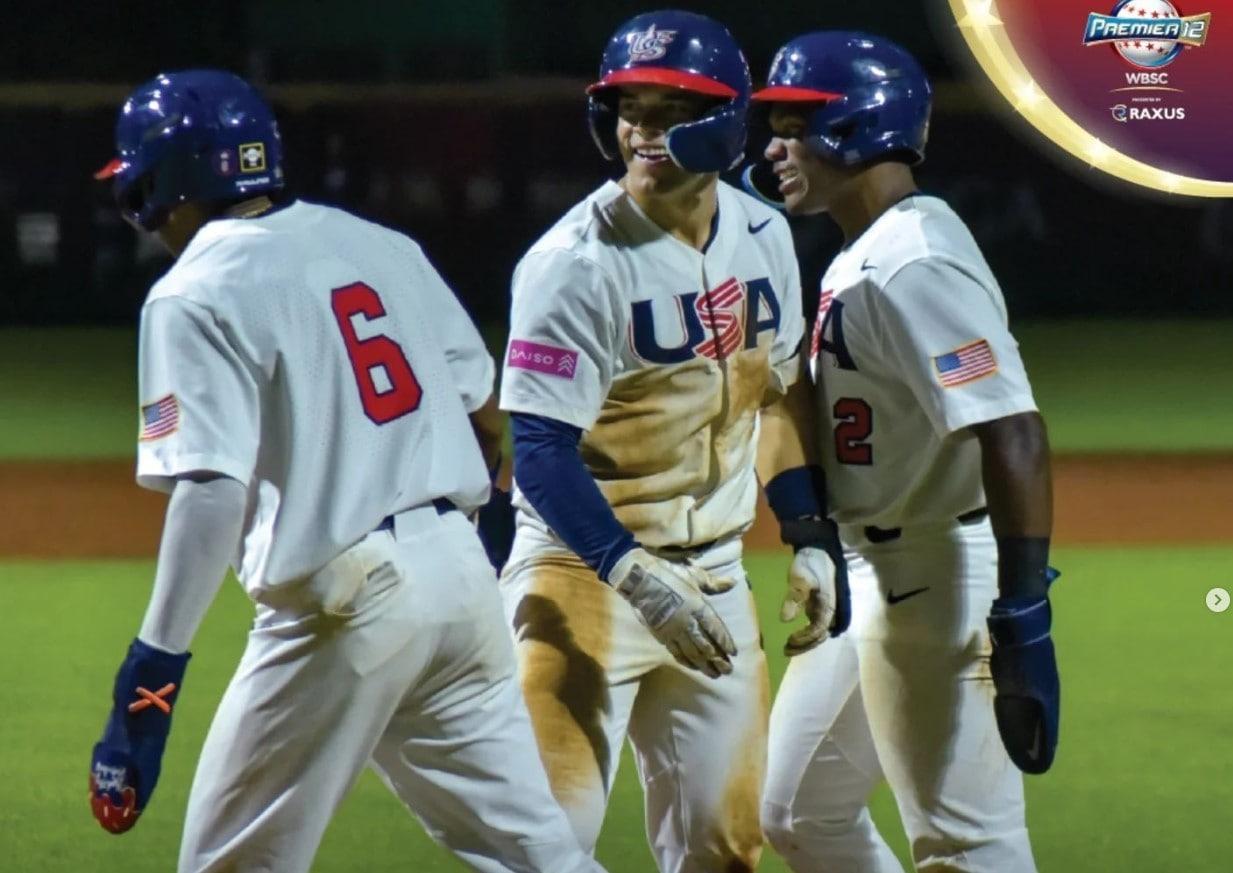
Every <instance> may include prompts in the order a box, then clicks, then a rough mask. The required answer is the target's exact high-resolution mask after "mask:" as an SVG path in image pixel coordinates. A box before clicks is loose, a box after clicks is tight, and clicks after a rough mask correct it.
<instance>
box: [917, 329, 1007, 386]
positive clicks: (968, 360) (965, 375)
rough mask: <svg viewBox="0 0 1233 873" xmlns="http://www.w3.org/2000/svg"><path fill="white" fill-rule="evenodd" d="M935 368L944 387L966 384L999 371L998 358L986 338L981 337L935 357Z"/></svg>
mask: <svg viewBox="0 0 1233 873" xmlns="http://www.w3.org/2000/svg"><path fill="white" fill-rule="evenodd" d="M933 368H934V370H935V372H936V373H937V378H938V381H939V382H940V383H942V387H943V388H954V387H955V386H957V385H965V384H967V383H968V382H974V381H976V380H977V379H983V378H984V377H985V376H992V375H993V374H994V373H996V372H997V371H998V362H997V359H996V358H994V357H993V349H992V348H990V347H989V343H988V341H986V340H983V339H979V340H976V341H975V342H970V343H968V344H967V345H964V346H960V347H959V348H957V349H955V350H954V351H950V352H947V353H946V354H944V355H938V356H937V357H936V358H934V359H933Z"/></svg>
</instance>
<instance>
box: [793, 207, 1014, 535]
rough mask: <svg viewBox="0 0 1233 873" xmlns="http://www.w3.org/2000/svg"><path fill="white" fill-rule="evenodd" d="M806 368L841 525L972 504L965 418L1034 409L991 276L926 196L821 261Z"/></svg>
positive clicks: (960, 229) (956, 510)
mask: <svg viewBox="0 0 1233 873" xmlns="http://www.w3.org/2000/svg"><path fill="white" fill-rule="evenodd" d="M810 367H811V371H812V373H813V375H814V381H815V383H817V384H818V400H819V421H820V422H821V423H822V428H821V430H820V438H821V439H822V456H823V465H824V467H825V468H826V477H827V488H828V492H829V499H830V508H831V513H832V515H833V517H834V518H835V519H836V520H837V521H839V522H841V523H845V522H846V523H852V524H862V525H875V526H878V527H883V528H891V527H901V526H904V525H908V524H914V523H921V522H930V521H943V520H946V519H953V518H955V517H956V516H958V515H961V514H963V513H965V512H968V511H969V510H972V509H976V508H978V507H981V506H983V505H984V490H983V487H982V485H981V465H980V446H979V443H978V442H977V439H976V437H975V435H974V434H972V433H971V431H967V430H965V428H967V427H968V426H969V425H972V424H977V423H980V422H984V421H991V420H993V419H996V418H1002V417H1004V416H1008V415H1014V414H1016V413H1021V412H1030V411H1032V410H1035V409H1036V404H1035V402H1034V400H1033V399H1032V391H1031V388H1030V386H1029V385H1028V380H1027V375H1026V373H1025V372H1024V369H1023V361H1022V360H1021V359H1020V357H1019V350H1018V344H1017V343H1016V342H1015V340H1014V338H1013V337H1012V336H1011V335H1010V331H1009V329H1008V328H1007V322H1006V304H1005V302H1004V301H1003V299H1002V292H1001V290H1000V289H999V288H998V284H997V281H996V280H995V279H994V278H993V274H992V273H991V272H990V270H989V266H988V264H986V263H985V259H984V257H983V256H982V255H981V253H980V250H979V249H978V248H977V246H976V241H975V240H974V239H972V235H971V233H970V232H969V231H968V229H967V227H966V226H965V225H964V224H963V222H962V220H960V218H959V217H958V216H957V215H956V214H955V213H954V212H953V211H952V210H951V208H950V207H949V206H947V205H946V204H945V203H944V202H942V201H941V200H938V199H937V198H935V197H925V196H913V197H908V198H905V199H904V200H902V201H900V202H899V203H897V204H896V205H895V206H893V207H892V208H890V209H889V210H887V211H886V212H885V213H883V214H882V215H881V216H879V217H878V219H877V220H876V221H874V223H873V224H872V225H871V226H870V227H869V228H867V229H866V230H865V232H864V233H863V234H861V235H860V237H858V238H857V239H856V240H855V241H853V242H852V243H851V244H850V245H849V246H847V247H846V248H845V249H844V250H843V251H841V252H840V253H839V255H838V256H837V257H836V258H835V260H834V261H833V262H832V263H831V266H830V268H829V269H828V270H827V271H826V275H825V276H824V277H823V279H822V294H821V298H820V303H819V308H818V317H817V321H816V322H815V325H814V331H813V336H812V342H811V348H810Z"/></svg>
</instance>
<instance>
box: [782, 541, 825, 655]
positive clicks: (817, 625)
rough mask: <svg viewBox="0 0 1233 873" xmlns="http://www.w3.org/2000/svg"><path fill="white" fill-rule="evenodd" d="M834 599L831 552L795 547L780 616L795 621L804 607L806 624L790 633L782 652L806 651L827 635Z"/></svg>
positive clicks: (796, 653)
mask: <svg viewBox="0 0 1233 873" xmlns="http://www.w3.org/2000/svg"><path fill="white" fill-rule="evenodd" d="M836 601H837V598H836V592H835V562H834V561H832V560H831V557H830V555H828V554H827V553H826V552H824V551H823V550H822V549H817V548H813V547H810V546H806V547H805V548H803V549H801V550H800V551H798V552H797V553H796V556H795V557H794V558H793V559H792V566H791V567H790V568H788V592H787V594H785V595H784V599H783V603H782V604H781V605H780V607H779V620H780V621H784V622H789V621H795V620H796V618H797V616H799V615H800V614H801V610H802V609H804V611H805V617H806V618H807V619H809V624H807V625H805V626H804V627H803V628H799V629H798V630H795V631H793V632H792V634H791V635H789V637H788V641H787V642H786V643H784V646H783V650H784V654H786V655H787V656H788V657H791V656H793V655H799V654H801V653H802V652H807V651H809V650H810V649H812V648H813V647H814V646H816V645H818V644H819V643H821V642H822V641H823V640H825V639H826V638H827V637H829V636H830V626H831V622H832V621H833V620H834V618H835V604H836Z"/></svg>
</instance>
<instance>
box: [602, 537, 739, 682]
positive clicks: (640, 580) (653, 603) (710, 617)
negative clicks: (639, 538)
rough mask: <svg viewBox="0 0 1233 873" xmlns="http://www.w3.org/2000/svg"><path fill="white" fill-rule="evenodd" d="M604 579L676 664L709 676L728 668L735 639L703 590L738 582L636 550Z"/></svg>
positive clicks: (710, 591)
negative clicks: (704, 596)
mask: <svg viewBox="0 0 1233 873" xmlns="http://www.w3.org/2000/svg"><path fill="white" fill-rule="evenodd" d="M608 583H609V584H610V585H611V586H612V587H613V588H614V589H616V591H617V593H618V594H620V595H621V596H622V597H624V598H625V599H626V600H627V601H629V604H630V606H632V607H633V608H634V610H635V611H636V612H637V613H638V617H639V619H641V621H642V623H643V624H645V625H646V626H647V629H648V630H650V632H651V633H652V634H653V635H654V636H655V639H657V640H659V641H660V642H661V643H663V644H664V646H665V647H667V649H668V651H669V652H671V653H672V656H673V657H674V658H676V660H677V661H678V662H679V663H680V664H682V665H683V666H685V667H689V668H690V669H693V670H698V671H700V672H702V673H705V674H706V675H707V676H710V677H711V678H712V679H715V678H718V677H719V676H720V675H726V674H728V673H731V672H732V656H733V655H735V654H736V643H735V642H734V641H733V640H732V634H730V633H729V632H728V628H727V626H726V625H725V624H724V623H723V619H721V618H720V617H719V615H718V613H716V612H715V610H714V609H713V608H712V607H711V605H710V604H709V603H707V602H706V600H705V598H703V596H702V592H704V591H705V592H706V593H708V594H716V593H719V592H722V591H727V590H728V589H729V588H731V587H732V586H733V585H734V584H736V580H734V579H721V578H718V577H716V576H713V575H712V574H710V573H708V572H707V571H706V570H703V569H702V568H701V567H697V566H694V565H692V564H677V563H673V562H672V561H665V560H664V559H662V558H657V557H655V556H654V555H652V554H651V553H650V552H648V551H646V550H645V549H640V548H634V549H631V550H630V551H628V552H626V553H625V554H624V555H623V556H621V559H620V560H619V561H617V562H616V565H615V566H614V567H613V568H612V570H611V572H609V573H608Z"/></svg>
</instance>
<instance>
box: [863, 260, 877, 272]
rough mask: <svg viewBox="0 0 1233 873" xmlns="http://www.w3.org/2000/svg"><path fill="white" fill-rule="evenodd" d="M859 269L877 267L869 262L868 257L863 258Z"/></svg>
mask: <svg viewBox="0 0 1233 873" xmlns="http://www.w3.org/2000/svg"><path fill="white" fill-rule="evenodd" d="M861 269H862V270H874V269H877V267H876V266H875V265H873V264H871V263H869V259H868V258H865V261H864V263H862V264H861Z"/></svg>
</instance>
